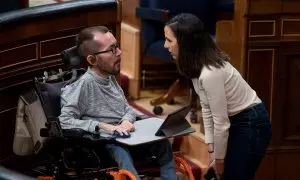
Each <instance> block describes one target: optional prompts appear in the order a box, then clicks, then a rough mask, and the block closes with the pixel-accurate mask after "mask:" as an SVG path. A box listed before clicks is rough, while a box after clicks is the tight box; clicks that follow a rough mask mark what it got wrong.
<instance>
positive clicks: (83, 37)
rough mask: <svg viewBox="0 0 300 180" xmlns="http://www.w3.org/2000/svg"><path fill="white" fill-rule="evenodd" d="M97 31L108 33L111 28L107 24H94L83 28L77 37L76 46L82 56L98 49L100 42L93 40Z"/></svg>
mask: <svg viewBox="0 0 300 180" xmlns="http://www.w3.org/2000/svg"><path fill="white" fill-rule="evenodd" d="M97 32H101V33H107V32H109V29H108V28H107V27H105V26H93V27H87V28H85V29H83V30H81V31H80V33H79V34H78V36H77V39H76V46H77V49H78V52H79V54H80V55H81V56H82V57H86V56H87V55H89V54H93V53H95V52H96V51H97V50H98V48H99V46H100V44H99V43H97V42H95V41H94V40H93V39H94V35H95V33H97Z"/></svg>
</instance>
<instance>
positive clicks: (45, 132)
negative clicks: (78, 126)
mask: <svg viewBox="0 0 300 180" xmlns="http://www.w3.org/2000/svg"><path fill="white" fill-rule="evenodd" d="M45 126H46V128H42V129H40V135H41V136H42V137H63V133H62V131H61V126H60V123H59V119H58V118H57V117H47V122H46V123H45Z"/></svg>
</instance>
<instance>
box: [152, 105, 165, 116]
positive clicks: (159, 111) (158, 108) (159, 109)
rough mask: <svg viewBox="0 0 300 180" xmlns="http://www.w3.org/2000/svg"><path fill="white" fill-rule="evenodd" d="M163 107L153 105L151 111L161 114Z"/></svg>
mask: <svg viewBox="0 0 300 180" xmlns="http://www.w3.org/2000/svg"><path fill="white" fill-rule="evenodd" d="M163 111H164V110H163V108H162V107H161V106H154V108H153V112H154V114H155V115H161V114H162V113H163Z"/></svg>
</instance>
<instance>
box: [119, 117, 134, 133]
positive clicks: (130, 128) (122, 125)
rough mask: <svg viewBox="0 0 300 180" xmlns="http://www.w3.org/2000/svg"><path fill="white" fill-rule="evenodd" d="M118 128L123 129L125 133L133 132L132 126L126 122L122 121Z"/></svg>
mask: <svg viewBox="0 0 300 180" xmlns="http://www.w3.org/2000/svg"><path fill="white" fill-rule="evenodd" d="M119 126H120V127H122V128H123V129H125V130H126V131H127V132H133V131H134V125H133V124H132V123H131V122H130V121H128V120H123V121H122V123H121V124H120V125H119Z"/></svg>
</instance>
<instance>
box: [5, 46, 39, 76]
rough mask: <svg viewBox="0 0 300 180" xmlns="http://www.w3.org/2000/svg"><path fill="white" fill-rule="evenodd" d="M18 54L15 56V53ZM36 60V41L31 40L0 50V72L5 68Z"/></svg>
mask: <svg viewBox="0 0 300 180" xmlns="http://www.w3.org/2000/svg"><path fill="white" fill-rule="evenodd" d="M17 54H18V55H19V56H16V55H17ZM36 60H38V43H36V42H33V43H30V44H24V45H20V46H15V47H11V48H8V49H6V48H3V49H1V50H0V74H1V72H4V71H5V70H6V69H7V68H9V67H11V68H14V66H17V65H24V64H26V63H28V62H31V61H36Z"/></svg>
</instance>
